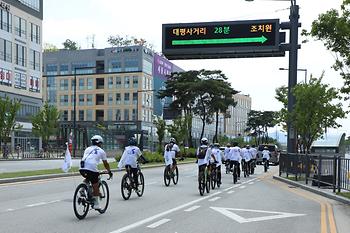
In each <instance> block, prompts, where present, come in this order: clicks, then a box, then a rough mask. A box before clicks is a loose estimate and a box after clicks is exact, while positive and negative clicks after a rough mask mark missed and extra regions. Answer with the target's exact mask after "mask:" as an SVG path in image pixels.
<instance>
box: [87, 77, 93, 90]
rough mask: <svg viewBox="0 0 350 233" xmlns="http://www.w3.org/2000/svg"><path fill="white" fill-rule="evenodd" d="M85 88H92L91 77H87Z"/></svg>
mask: <svg viewBox="0 0 350 233" xmlns="http://www.w3.org/2000/svg"><path fill="white" fill-rule="evenodd" d="M87 89H88V90H92V89H93V79H92V78H88V79H87Z"/></svg>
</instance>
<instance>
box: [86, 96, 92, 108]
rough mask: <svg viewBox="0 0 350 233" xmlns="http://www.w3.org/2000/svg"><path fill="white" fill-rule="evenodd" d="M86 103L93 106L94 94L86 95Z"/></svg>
mask: <svg viewBox="0 0 350 233" xmlns="http://www.w3.org/2000/svg"><path fill="white" fill-rule="evenodd" d="M86 104H87V105H88V106H92V94H87V95H86Z"/></svg>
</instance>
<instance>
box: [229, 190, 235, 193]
mask: <svg viewBox="0 0 350 233" xmlns="http://www.w3.org/2000/svg"><path fill="white" fill-rule="evenodd" d="M234 192H235V190H231V191H228V192H227V193H228V194H232V193H234Z"/></svg>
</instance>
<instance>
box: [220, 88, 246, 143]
mask: <svg viewBox="0 0 350 233" xmlns="http://www.w3.org/2000/svg"><path fill="white" fill-rule="evenodd" d="M234 99H235V101H236V102H237V104H236V106H235V107H233V106H230V107H229V110H228V112H229V113H230V117H229V118H226V119H225V132H226V135H227V136H229V137H239V136H243V135H244V131H245V129H246V128H247V123H248V113H249V112H250V110H251V108H252V98H251V97H250V96H249V95H243V94H236V95H234Z"/></svg>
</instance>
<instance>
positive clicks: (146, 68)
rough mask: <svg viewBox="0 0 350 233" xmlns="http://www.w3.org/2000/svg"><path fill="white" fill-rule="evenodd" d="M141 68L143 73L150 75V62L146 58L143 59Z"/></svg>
mask: <svg viewBox="0 0 350 233" xmlns="http://www.w3.org/2000/svg"><path fill="white" fill-rule="evenodd" d="M142 70H143V72H144V73H146V74H149V75H152V63H151V62H149V61H147V60H143V67H142Z"/></svg>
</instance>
